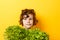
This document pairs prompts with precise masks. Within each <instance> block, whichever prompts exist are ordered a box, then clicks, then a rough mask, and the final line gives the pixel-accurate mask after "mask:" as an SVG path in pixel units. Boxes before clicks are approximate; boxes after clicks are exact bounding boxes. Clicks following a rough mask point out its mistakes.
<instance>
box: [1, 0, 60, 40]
mask: <svg viewBox="0 0 60 40" xmlns="http://www.w3.org/2000/svg"><path fill="white" fill-rule="evenodd" d="M59 2H60V1H59V0H0V40H4V35H3V34H4V31H5V29H6V28H7V27H8V26H10V25H19V22H18V21H19V16H20V13H21V10H22V9H25V8H28V9H30V8H31V9H34V10H35V12H36V17H37V19H38V21H39V22H38V24H37V25H36V26H39V28H40V29H41V30H42V31H44V32H46V33H47V34H49V39H50V40H60V3H59Z"/></svg>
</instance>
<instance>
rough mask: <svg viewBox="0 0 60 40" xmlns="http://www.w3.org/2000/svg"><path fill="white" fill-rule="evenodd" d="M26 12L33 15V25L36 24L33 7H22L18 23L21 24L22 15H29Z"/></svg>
mask: <svg viewBox="0 0 60 40" xmlns="http://www.w3.org/2000/svg"><path fill="white" fill-rule="evenodd" d="M28 14H32V15H33V25H36V23H37V22H38V20H37V19H36V14H35V11H34V9H24V10H22V12H21V15H20V20H19V23H20V24H22V25H23V21H22V20H23V16H24V15H27V17H29V16H28Z"/></svg>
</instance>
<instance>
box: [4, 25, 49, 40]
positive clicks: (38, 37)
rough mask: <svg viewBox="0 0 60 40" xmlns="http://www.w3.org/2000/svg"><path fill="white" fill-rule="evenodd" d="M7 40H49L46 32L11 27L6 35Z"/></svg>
mask: <svg viewBox="0 0 60 40" xmlns="http://www.w3.org/2000/svg"><path fill="white" fill-rule="evenodd" d="M4 38H5V40H49V38H48V35H47V34H46V33H45V32H42V31H40V30H39V29H38V28H36V29H28V30H26V29H24V28H21V27H20V26H9V27H8V28H7V29H6V31H5V33H4Z"/></svg>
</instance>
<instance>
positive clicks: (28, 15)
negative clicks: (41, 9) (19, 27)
mask: <svg viewBox="0 0 60 40" xmlns="http://www.w3.org/2000/svg"><path fill="white" fill-rule="evenodd" d="M27 17H33V15H32V14H27V15H26V14H25V15H23V18H27Z"/></svg>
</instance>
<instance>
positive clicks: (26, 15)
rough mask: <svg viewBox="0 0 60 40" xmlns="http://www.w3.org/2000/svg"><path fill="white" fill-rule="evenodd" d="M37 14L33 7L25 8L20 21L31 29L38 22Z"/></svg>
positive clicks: (26, 27)
mask: <svg viewBox="0 0 60 40" xmlns="http://www.w3.org/2000/svg"><path fill="white" fill-rule="evenodd" d="M35 16H36V14H35V12H34V10H33V9H24V10H22V13H21V16H20V20H19V23H20V24H22V26H23V27H24V28H25V29H30V28H31V27H33V26H34V25H36V23H37V20H36V17H35Z"/></svg>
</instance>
